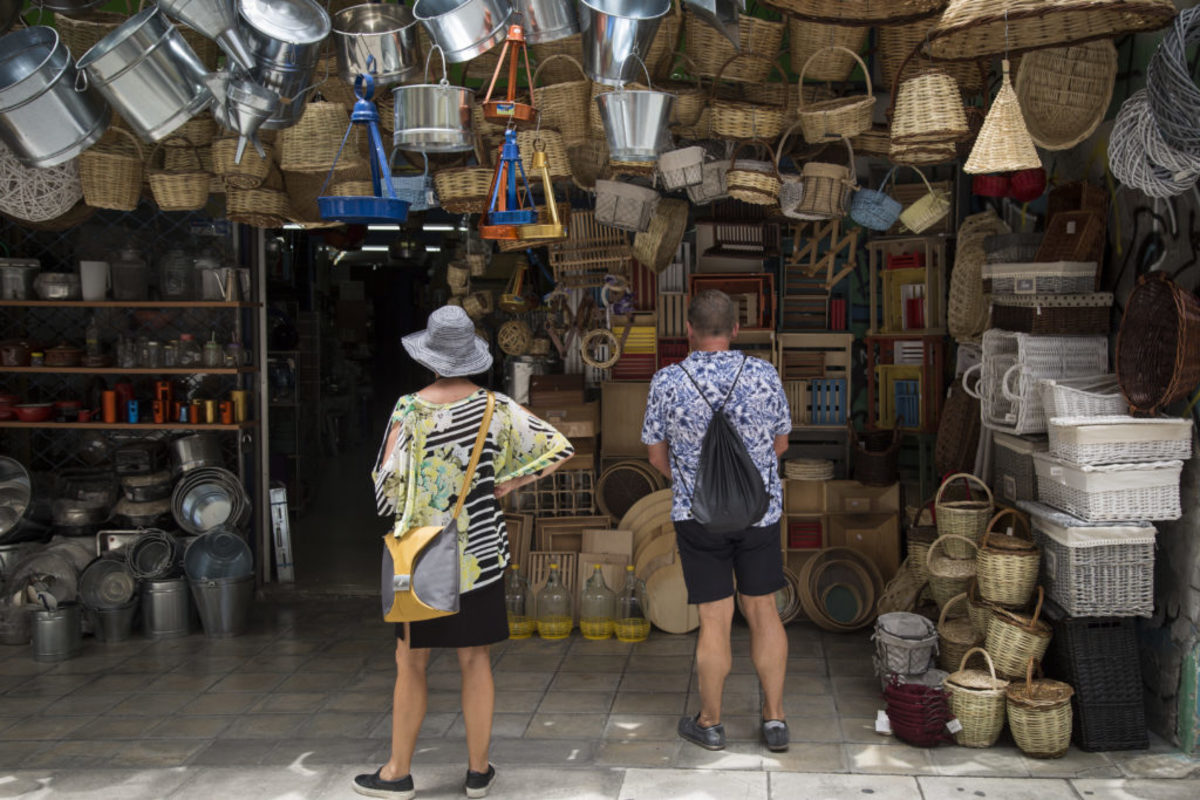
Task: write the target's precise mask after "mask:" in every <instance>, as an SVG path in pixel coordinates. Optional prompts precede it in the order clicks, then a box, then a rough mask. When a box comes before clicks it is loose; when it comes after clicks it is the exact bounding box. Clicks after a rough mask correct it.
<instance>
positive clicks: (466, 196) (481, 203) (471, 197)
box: [433, 167, 493, 214]
mask: <svg viewBox="0 0 1200 800" xmlns="http://www.w3.org/2000/svg"><path fill="white" fill-rule="evenodd" d="M492 174H493V172H492V170H491V169H489V168H488V167H448V168H445V169H439V170H437V171H436V172H434V173H433V185H434V186H435V187H436V188H437V196H438V199H439V200H440V201H441V203H442V208H444V209H446V211H448V212H449V213H451V214H482V213H483V212H485V211H487V206H488V192H489V191H490V190H491V188H492Z"/></svg>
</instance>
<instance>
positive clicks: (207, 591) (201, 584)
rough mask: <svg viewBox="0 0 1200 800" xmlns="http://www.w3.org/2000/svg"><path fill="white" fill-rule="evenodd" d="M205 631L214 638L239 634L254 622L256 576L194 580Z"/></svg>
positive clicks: (192, 583) (193, 589)
mask: <svg viewBox="0 0 1200 800" xmlns="http://www.w3.org/2000/svg"><path fill="white" fill-rule="evenodd" d="M190 583H191V585H192V597H193V598H194V599H195V601H196V608H197V609H199V611H200V624H201V625H202V626H203V627H204V635H205V636H208V637H209V638H213V639H224V638H227V637H229V636H239V635H241V634H243V633H245V632H246V628H248V627H249V626H250V608H251V606H252V605H253V603H254V576H253V575H247V576H245V577H244V578H216V579H213V580H202V581H195V580H194V581H191V582H190Z"/></svg>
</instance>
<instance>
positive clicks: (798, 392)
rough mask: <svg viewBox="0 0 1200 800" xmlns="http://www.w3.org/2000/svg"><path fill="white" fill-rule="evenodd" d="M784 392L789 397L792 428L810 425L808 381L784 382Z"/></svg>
mask: <svg viewBox="0 0 1200 800" xmlns="http://www.w3.org/2000/svg"><path fill="white" fill-rule="evenodd" d="M783 392H784V394H786V395H787V401H788V410H789V411H790V412H791V415H792V427H793V428H795V427H799V426H801V425H808V424H809V422H810V420H811V417H810V414H809V408H808V404H809V399H808V381H784V382H783Z"/></svg>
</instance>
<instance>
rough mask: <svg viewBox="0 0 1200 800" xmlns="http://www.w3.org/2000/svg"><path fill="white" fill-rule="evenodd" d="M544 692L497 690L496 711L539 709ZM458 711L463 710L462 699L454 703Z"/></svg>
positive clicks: (530, 710) (518, 711) (520, 711)
mask: <svg viewBox="0 0 1200 800" xmlns="http://www.w3.org/2000/svg"><path fill="white" fill-rule="evenodd" d="M542 695H543V693H542V692H514V691H507V690H505V691H500V690H499V689H497V691H496V711H497V712H501V711H504V712H516V713H523V712H526V711H529V712H533V711H535V710H536V709H537V707H538V703H540V702H541V701H542ZM454 709H455V710H456V711H461V710H462V703H461V701H457V702H456V703H455V705H454Z"/></svg>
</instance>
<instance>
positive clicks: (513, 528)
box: [504, 513, 533, 576]
mask: <svg viewBox="0 0 1200 800" xmlns="http://www.w3.org/2000/svg"><path fill="white" fill-rule="evenodd" d="M504 523H505V525H506V527H507V528H508V549H509V553H510V554H511V556H512V561H513V563H514V564H517V565H518V566H519V567H521V569H523V570H525V575H526V576H528V574H529V572H528V569H529V564H527V563H526V562H527V561H528V560H529V551H530V549H531V548H532V546H533V515H532V514H513V513H507V514H505V515H504Z"/></svg>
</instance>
